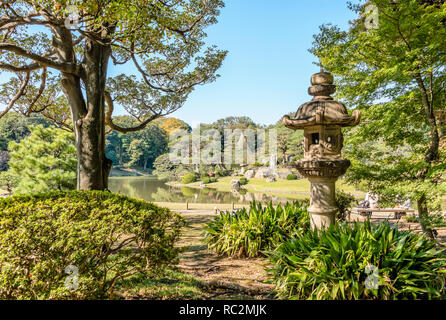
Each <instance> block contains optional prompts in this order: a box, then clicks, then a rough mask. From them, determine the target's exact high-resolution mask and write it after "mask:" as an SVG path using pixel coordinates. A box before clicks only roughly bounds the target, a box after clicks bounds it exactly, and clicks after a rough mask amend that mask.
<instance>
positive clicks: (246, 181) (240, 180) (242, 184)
mask: <svg viewBox="0 0 446 320" xmlns="http://www.w3.org/2000/svg"><path fill="white" fill-rule="evenodd" d="M238 181H239V182H240V185H241V186H244V185H247V184H248V182H249V181H248V179H246V178H245V177H241V178H240V179H239V180H238Z"/></svg>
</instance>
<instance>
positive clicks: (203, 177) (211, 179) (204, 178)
mask: <svg viewBox="0 0 446 320" xmlns="http://www.w3.org/2000/svg"><path fill="white" fill-rule="evenodd" d="M201 181H202V182H203V183H205V184H208V183H214V182H217V178H215V177H210V176H208V175H201Z"/></svg>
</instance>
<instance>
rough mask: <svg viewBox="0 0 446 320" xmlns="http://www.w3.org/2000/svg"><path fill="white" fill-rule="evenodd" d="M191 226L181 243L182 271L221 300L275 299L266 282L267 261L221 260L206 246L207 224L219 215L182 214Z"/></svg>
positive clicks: (269, 284) (263, 259)
mask: <svg viewBox="0 0 446 320" xmlns="http://www.w3.org/2000/svg"><path fill="white" fill-rule="evenodd" d="M179 212H180V213H181V214H182V215H183V216H184V217H185V218H186V219H187V221H188V226H187V228H186V230H185V232H184V233H183V236H182V239H181V241H180V243H179V244H178V245H179V246H181V247H184V248H186V251H185V252H184V253H183V254H182V256H181V261H180V265H179V267H180V269H181V270H182V271H183V272H185V273H188V274H191V275H193V276H195V277H196V278H197V279H199V280H201V281H203V282H204V283H206V285H207V286H208V289H209V291H212V292H213V293H214V294H213V295H212V296H209V298H218V299H268V298H272V296H271V295H270V294H271V291H272V290H273V289H274V285H273V284H271V283H267V274H266V272H265V267H267V266H268V261H267V259H265V258H256V259H234V258H226V257H220V256H218V255H216V254H215V253H213V252H211V251H209V250H207V246H206V245H205V244H203V242H202V239H203V232H204V227H205V224H206V223H208V222H210V221H212V220H213V218H214V217H215V216H216V214H215V212H213V211H179Z"/></svg>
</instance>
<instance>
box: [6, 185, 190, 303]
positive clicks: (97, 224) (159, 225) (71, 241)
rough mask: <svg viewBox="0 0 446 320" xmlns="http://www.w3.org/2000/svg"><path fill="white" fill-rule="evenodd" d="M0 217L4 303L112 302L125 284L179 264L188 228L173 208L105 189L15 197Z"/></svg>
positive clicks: (10, 198) (8, 201)
mask: <svg viewBox="0 0 446 320" xmlns="http://www.w3.org/2000/svg"><path fill="white" fill-rule="evenodd" d="M0 212H1V213H0V230H1V232H0V299H97V298H104V297H110V296H112V294H113V292H114V289H115V287H116V285H117V284H118V283H119V282H120V281H124V280H126V279H128V278H129V277H131V276H133V275H136V274H139V273H141V274H143V275H144V276H145V277H150V276H151V275H155V274H157V273H158V272H160V271H163V270H164V268H165V267H166V266H169V265H171V264H173V263H176V262H177V256H178V252H179V249H178V248H176V247H174V244H175V242H176V241H177V240H178V238H179V235H180V229H181V227H182V226H183V225H184V219H183V218H182V217H181V216H179V215H178V214H176V213H173V212H171V211H169V210H168V209H165V208H159V207H157V206H155V205H153V204H151V203H148V202H145V201H142V200H135V199H131V198H128V197H125V196H121V195H117V194H112V193H109V192H100V191H87V192H82V191H69V192H51V193H46V194H39V195H34V196H27V195H22V196H11V197H8V198H4V199H0ZM67 268H68V271H69V272H73V273H74V272H75V271H76V274H75V275H76V276H77V288H75V287H72V286H67V284H66V282H67V280H69V281H70V276H73V275H72V274H71V275H70V274H67V273H66V272H67ZM71 280H73V281H74V279H71ZM69 283H71V284H74V283H72V282H69Z"/></svg>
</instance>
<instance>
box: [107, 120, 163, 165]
mask: <svg viewBox="0 0 446 320" xmlns="http://www.w3.org/2000/svg"><path fill="white" fill-rule="evenodd" d="M113 121H114V123H115V124H117V125H120V126H122V127H133V126H136V125H138V121H137V120H135V119H133V118H131V117H129V116H120V117H115V119H113ZM167 142H168V138H167V133H166V132H165V131H164V130H163V129H162V128H161V127H159V126H158V125H156V124H149V125H148V126H146V127H145V128H144V129H142V130H140V131H137V132H132V133H127V134H123V133H120V132H116V131H113V132H111V133H110V134H108V135H107V140H106V155H107V158H109V159H110V160H112V161H113V164H115V165H127V166H130V167H142V168H144V169H148V168H152V167H153V163H154V161H155V159H156V158H157V157H159V156H160V155H162V154H164V153H166V152H167Z"/></svg>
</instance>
